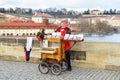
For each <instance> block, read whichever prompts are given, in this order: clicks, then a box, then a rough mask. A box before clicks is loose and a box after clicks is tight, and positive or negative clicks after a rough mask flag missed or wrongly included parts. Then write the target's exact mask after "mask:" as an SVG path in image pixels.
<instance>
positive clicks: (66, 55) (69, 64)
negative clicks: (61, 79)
mask: <svg viewBox="0 0 120 80" xmlns="http://www.w3.org/2000/svg"><path fill="white" fill-rule="evenodd" d="M65 58H66V62H67V69H71V61H70V51H69V50H67V51H65Z"/></svg>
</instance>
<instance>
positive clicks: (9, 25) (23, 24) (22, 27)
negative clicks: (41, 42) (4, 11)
mask: <svg viewBox="0 0 120 80" xmlns="http://www.w3.org/2000/svg"><path fill="white" fill-rule="evenodd" d="M43 21H44V22H42V23H34V22H33V21H31V20H28V21H23V20H19V19H15V18H13V19H11V20H9V21H7V22H5V23H1V24H0V36H35V35H36V34H37V32H39V31H41V30H42V29H43V28H44V29H45V33H52V32H54V30H55V29H56V28H57V27H58V25H56V24H53V23H49V22H48V20H43Z"/></svg>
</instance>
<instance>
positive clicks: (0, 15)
mask: <svg viewBox="0 0 120 80" xmlns="http://www.w3.org/2000/svg"><path fill="white" fill-rule="evenodd" d="M5 20H6V17H5V16H4V15H3V14H0V23H3V22H5Z"/></svg>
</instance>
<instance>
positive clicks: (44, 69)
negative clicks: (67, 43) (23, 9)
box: [38, 38, 67, 75]
mask: <svg viewBox="0 0 120 80" xmlns="http://www.w3.org/2000/svg"><path fill="white" fill-rule="evenodd" d="M44 41H47V42H48V43H47V44H46V45H47V46H45V47H44V46H43V47H42V49H41V51H40V53H41V62H40V64H39V66H38V69H39V71H40V72H41V73H43V74H47V73H48V72H49V70H51V72H52V73H53V74H54V75H59V74H61V72H62V71H66V69H67V64H66V61H65V53H64V40H62V39H60V38H46V39H44V40H43V43H44Z"/></svg>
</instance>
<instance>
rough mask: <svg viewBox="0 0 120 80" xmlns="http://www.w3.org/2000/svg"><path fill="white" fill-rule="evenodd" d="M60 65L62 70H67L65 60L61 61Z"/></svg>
mask: <svg viewBox="0 0 120 80" xmlns="http://www.w3.org/2000/svg"><path fill="white" fill-rule="evenodd" d="M61 67H62V72H64V71H66V70H67V63H66V62H65V61H62V64H61Z"/></svg>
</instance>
